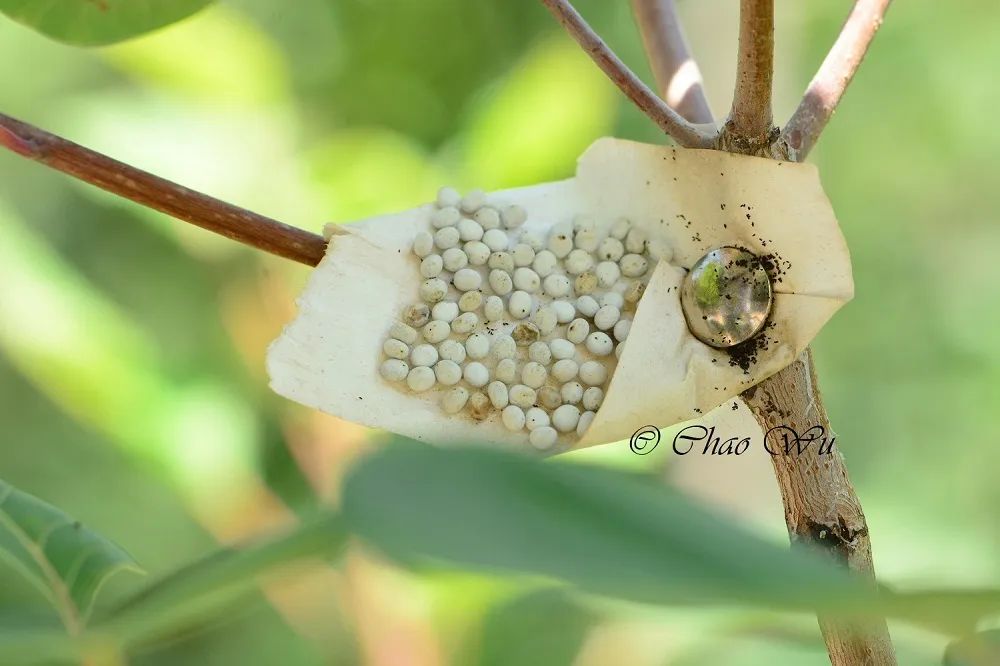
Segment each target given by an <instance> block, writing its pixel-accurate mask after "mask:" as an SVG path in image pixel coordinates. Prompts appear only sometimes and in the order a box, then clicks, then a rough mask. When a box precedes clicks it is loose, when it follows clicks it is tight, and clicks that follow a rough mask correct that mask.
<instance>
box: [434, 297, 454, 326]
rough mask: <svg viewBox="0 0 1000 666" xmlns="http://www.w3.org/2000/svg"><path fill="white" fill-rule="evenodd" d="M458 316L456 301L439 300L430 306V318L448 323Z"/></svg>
mask: <svg viewBox="0 0 1000 666" xmlns="http://www.w3.org/2000/svg"><path fill="white" fill-rule="evenodd" d="M456 317H458V303H456V302H455V301H441V302H440V303H435V304H434V307H432V308H431V319H437V320H439V321H446V322H448V323H449V324H450V323H451V322H453V321H455V318H456Z"/></svg>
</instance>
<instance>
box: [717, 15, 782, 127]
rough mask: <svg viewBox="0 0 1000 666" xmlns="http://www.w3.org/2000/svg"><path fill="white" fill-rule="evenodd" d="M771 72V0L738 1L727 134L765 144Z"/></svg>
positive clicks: (772, 31)
mask: <svg viewBox="0 0 1000 666" xmlns="http://www.w3.org/2000/svg"><path fill="white" fill-rule="evenodd" d="M773 74H774V0H740V46H739V54H738V56H737V60H736V91H735V93H734V94H733V108H732V110H731V111H730V112H729V119H728V120H727V121H726V133H727V134H728V135H730V136H731V137H732V138H733V139H735V140H738V141H741V142H744V143H748V144H760V143H762V142H763V143H765V144H766V143H767V140H768V135H769V134H770V132H771V80H772V78H773Z"/></svg>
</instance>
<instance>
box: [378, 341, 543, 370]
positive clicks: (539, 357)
mask: <svg viewBox="0 0 1000 666" xmlns="http://www.w3.org/2000/svg"><path fill="white" fill-rule="evenodd" d="M403 346H404V347H405V346H406V345H403ZM408 352H409V350H406V351H405V352H403V355H402V356H393V358H406V354H407V353H408ZM386 353H387V354H388V352H386ZM389 356H392V354H389ZM528 358H530V359H531V360H532V361H534V362H536V363H541V364H542V365H548V364H549V363H551V362H552V350H551V349H549V346H548V345H547V344H545V343H544V342H541V341H538V342H532V343H531V346H529V347H528Z"/></svg>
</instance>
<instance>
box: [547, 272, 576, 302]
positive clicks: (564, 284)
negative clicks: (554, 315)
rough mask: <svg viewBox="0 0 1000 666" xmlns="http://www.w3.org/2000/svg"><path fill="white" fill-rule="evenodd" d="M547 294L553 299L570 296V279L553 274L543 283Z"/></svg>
mask: <svg viewBox="0 0 1000 666" xmlns="http://www.w3.org/2000/svg"><path fill="white" fill-rule="evenodd" d="M543 287H544V289H545V293H546V294H548V295H549V296H552V297H553V298H562V297H563V296H566V295H567V294H569V290H570V282H569V278H568V277H566V276H565V275H559V274H557V273H553V274H552V275H550V276H548V277H547V278H545V282H544V283H543Z"/></svg>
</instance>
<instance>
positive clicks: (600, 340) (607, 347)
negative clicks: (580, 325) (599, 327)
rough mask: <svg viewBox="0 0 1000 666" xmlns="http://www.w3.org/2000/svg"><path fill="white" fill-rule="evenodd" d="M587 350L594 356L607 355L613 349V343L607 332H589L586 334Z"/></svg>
mask: <svg viewBox="0 0 1000 666" xmlns="http://www.w3.org/2000/svg"><path fill="white" fill-rule="evenodd" d="M586 345H587V351H589V352H590V353H591V354H593V355H594V356H607V355H608V354H610V353H611V352H613V351H614V350H615V343H614V342H612V341H611V338H609V337H608V334H607V333H601V332H599V331H598V332H596V333H591V334H590V335H588V336H587V341H586Z"/></svg>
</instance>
